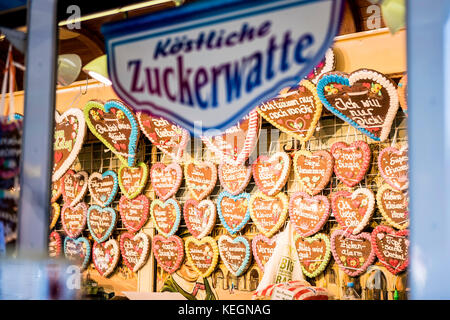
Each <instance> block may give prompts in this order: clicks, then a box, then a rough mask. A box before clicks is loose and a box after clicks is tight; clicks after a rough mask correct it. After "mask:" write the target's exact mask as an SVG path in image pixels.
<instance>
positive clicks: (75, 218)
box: [61, 202, 88, 238]
mask: <svg viewBox="0 0 450 320" xmlns="http://www.w3.org/2000/svg"><path fill="white" fill-rule="evenodd" d="M87 211H88V206H87V205H86V203H84V202H80V203H78V204H77V205H76V206H74V207H70V206H68V205H64V206H63V207H62V209H61V224H62V227H63V229H64V231H65V232H66V234H67V236H69V237H70V238H76V237H78V236H79V235H80V234H81V232H82V231H83V230H84V228H85V226H86V220H87Z"/></svg>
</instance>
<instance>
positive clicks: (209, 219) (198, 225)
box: [183, 199, 216, 239]
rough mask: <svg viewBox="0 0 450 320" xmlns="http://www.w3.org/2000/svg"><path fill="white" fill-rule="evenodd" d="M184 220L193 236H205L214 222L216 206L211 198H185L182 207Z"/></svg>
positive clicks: (199, 237) (198, 237)
mask: <svg viewBox="0 0 450 320" xmlns="http://www.w3.org/2000/svg"><path fill="white" fill-rule="evenodd" d="M183 216H184V221H185V222H186V226H187V228H188V230H189V232H190V233H191V234H192V236H193V237H195V238H197V239H201V238H203V237H206V236H207V235H208V234H209V233H210V232H211V230H212V229H213V228H214V224H215V223H216V206H215V204H214V202H212V201H211V200H202V201H197V200H195V199H189V200H186V202H185V203H184V207H183Z"/></svg>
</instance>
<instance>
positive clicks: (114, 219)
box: [87, 204, 117, 243]
mask: <svg viewBox="0 0 450 320" xmlns="http://www.w3.org/2000/svg"><path fill="white" fill-rule="evenodd" d="M92 210H97V211H99V212H100V215H102V216H103V213H104V212H105V211H106V212H109V213H110V214H111V216H112V219H111V225H110V226H109V227H108V230H106V232H105V234H104V235H103V237H101V238H98V237H97V235H96V234H95V232H94V231H93V230H92V228H91V212H92ZM116 223H117V214H116V210H114V209H113V208H109V207H106V208H103V207H101V206H99V205H96V204H93V205H91V206H90V207H89V209H88V211H87V226H88V228H89V232H90V233H91V236H92V238H94V240H95V241H96V242H98V243H102V242H104V241H106V239H108V238H109V236H110V235H111V233H112V232H113V230H114V228H115V226H116Z"/></svg>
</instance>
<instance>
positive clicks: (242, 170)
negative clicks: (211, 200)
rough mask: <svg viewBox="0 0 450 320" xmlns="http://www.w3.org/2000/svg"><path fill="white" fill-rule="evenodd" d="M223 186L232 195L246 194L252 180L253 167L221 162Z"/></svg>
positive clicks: (219, 171) (219, 170)
mask: <svg viewBox="0 0 450 320" xmlns="http://www.w3.org/2000/svg"><path fill="white" fill-rule="evenodd" d="M218 173H219V180H220V184H221V186H222V187H223V188H224V189H225V191H228V192H229V193H230V194H232V195H234V196H235V195H238V194H239V193H241V192H244V190H245V188H246V187H247V185H248V183H249V182H250V179H251V178H252V167H251V166H247V165H245V164H241V165H233V164H229V163H226V162H221V163H220V164H219V168H218Z"/></svg>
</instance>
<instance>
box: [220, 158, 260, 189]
mask: <svg viewBox="0 0 450 320" xmlns="http://www.w3.org/2000/svg"><path fill="white" fill-rule="evenodd" d="M225 165H230V164H226V163H224V162H221V163H220V164H219V168H218V169H217V172H218V175H219V181H220V185H221V186H222V187H223V188H224V189H225V191H228V193H230V194H232V195H234V196H236V195H238V194H239V193H242V192H244V190H245V188H247V186H248V184H249V182H250V180H251V179H252V167H251V166H246V165H239V167H241V166H242V167H244V168H245V169H246V170H245V174H246V177H245V181H243V183H242V184H241V185H240V186H239V188H237V189H236V190H234V191H233V190H231V189H230V188H229V186H228V185H227V184H226V182H225V179H224V174H223V173H222V170H223V168H224V166H225Z"/></svg>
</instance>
